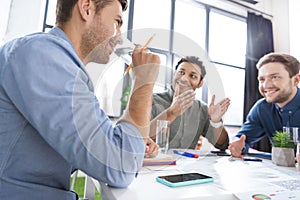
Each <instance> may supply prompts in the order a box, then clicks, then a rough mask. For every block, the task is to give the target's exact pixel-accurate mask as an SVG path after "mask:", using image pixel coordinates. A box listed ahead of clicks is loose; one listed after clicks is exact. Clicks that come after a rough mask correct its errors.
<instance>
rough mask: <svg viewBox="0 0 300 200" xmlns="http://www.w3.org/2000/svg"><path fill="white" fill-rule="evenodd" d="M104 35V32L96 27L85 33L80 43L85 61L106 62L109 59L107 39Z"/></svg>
mask: <svg viewBox="0 0 300 200" xmlns="http://www.w3.org/2000/svg"><path fill="white" fill-rule="evenodd" d="M99 35H100V36H102V35H103V33H101V32H100V31H96V29H93V28H91V29H89V30H87V31H86V32H85V33H84V34H83V35H82V39H81V43H80V51H81V55H82V57H83V58H84V61H85V63H88V62H95V63H100V64H106V63H108V61H109V53H108V50H107V41H108V39H106V40H105V38H104V37H103V36H102V37H97V36H99Z"/></svg>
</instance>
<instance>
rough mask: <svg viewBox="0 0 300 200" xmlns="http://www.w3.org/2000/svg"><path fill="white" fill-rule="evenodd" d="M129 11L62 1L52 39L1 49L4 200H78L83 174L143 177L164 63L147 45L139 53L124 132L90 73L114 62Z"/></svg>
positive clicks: (97, 1) (29, 39)
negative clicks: (77, 178)
mask: <svg viewBox="0 0 300 200" xmlns="http://www.w3.org/2000/svg"><path fill="white" fill-rule="evenodd" d="M126 7H127V0H92V1H90V0H73V1H70V0H69V1H66V0H58V1H57V19H56V25H57V26H56V27H54V28H53V29H52V30H51V31H50V32H49V33H36V34H32V35H28V36H25V37H22V38H19V39H15V40H13V41H11V42H8V43H7V44H5V45H4V46H2V47H0V199H1V200H7V199H9V200H19V199H22V200H26V199H28V200H29V199H30V200H34V199H36V200H37V199H41V200H42V199H43V200H45V199H49V200H58V199H61V200H62V199H65V200H73V199H76V198H77V196H76V194H75V193H73V192H72V191H69V188H70V175H71V173H72V172H73V171H74V170H76V169H80V170H82V171H84V172H85V173H86V174H88V175H90V176H92V177H93V178H95V179H97V180H99V181H102V182H104V183H107V184H109V185H111V186H114V187H126V186H128V185H129V184H130V183H131V181H132V180H133V179H134V177H135V176H136V174H137V172H138V170H139V169H140V168H141V166H142V161H143V158H144V153H145V144H148V141H149V140H148V138H149V137H148V134H149V133H148V130H149V127H148V126H149V123H150V116H149V114H148V113H150V109H151V99H152V98H151V97H152V91H153V87H154V83H155V81H156V77H157V74H158V71H159V70H158V68H159V62H160V61H159V57H158V56H157V55H154V54H152V53H150V52H149V51H148V50H143V49H142V48H141V47H140V46H137V47H136V48H135V50H134V51H133V69H132V73H133V75H134V77H135V79H134V84H133V85H134V87H133V89H132V95H131V96H130V99H129V102H128V107H127V109H126V110H125V114H124V115H123V116H122V117H121V119H120V120H119V122H117V124H116V126H113V124H112V122H111V121H110V120H109V118H108V117H107V116H106V114H105V113H104V111H103V110H101V109H100V108H99V102H98V100H97V98H96V97H95V95H94V88H93V84H92V81H91V78H90V77H89V75H88V74H87V72H86V70H85V64H87V63H88V62H98V63H103V64H105V63H107V62H108V61H109V55H110V54H111V53H112V52H113V50H114V47H115V46H116V44H118V43H119V41H120V40H119V37H118V35H119V34H120V28H121V25H122V11H125V9H126ZM96 47H97V48H96ZM92 51H93V52H92ZM95 59H96V60H95ZM139 66H142V67H139ZM129 111H130V112H129ZM152 144H154V143H152ZM154 145H155V144H154Z"/></svg>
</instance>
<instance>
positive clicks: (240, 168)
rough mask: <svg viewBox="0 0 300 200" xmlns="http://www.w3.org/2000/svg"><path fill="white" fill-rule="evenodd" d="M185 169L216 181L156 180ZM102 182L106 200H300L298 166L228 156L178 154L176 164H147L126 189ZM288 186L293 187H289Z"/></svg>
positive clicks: (102, 192)
mask: <svg viewBox="0 0 300 200" xmlns="http://www.w3.org/2000/svg"><path fill="white" fill-rule="evenodd" d="M182 172H186V173H187V172H200V173H204V174H207V175H210V176H212V177H213V178H214V182H212V183H205V184H199V185H192V186H185V187H178V188H170V187H168V186H165V185H163V184H161V183H158V182H156V180H155V178H156V177H157V176H159V175H168V174H176V173H182ZM281 183H284V184H285V185H282V184H281ZM100 185H101V195H102V197H103V199H105V200H135V199H138V200H140V199H142V200H150V199H151V200H156V199H157V200H168V199H185V200H187V199H189V200H191V199H214V200H218V199H220V200H236V199H252V198H246V197H249V196H251V195H252V194H260V193H263V194H268V195H270V194H271V195H274V194H275V196H276V195H277V197H279V198H278V199H287V198H289V199H294V198H290V197H295V199H300V171H298V170H297V169H296V167H290V168H288V167H279V166H276V165H274V164H273V163H272V162H271V161H270V160H263V162H253V161H252V162H245V161H242V160H235V161H230V160H229V157H218V156H206V157H205V156H200V158H198V159H195V158H187V157H182V156H179V157H178V160H177V165H176V166H160V167H144V168H143V169H142V170H141V172H140V173H139V175H138V177H137V178H136V179H135V180H134V181H133V182H132V184H131V185H130V186H129V187H128V188H125V189H117V188H111V187H109V186H107V185H105V184H103V183H100ZM286 185H288V187H294V188H289V189H288V188H287V187H286ZM293 185H294V186H293ZM297 187H298V188H297ZM295 188H296V189H295ZM272 199H274V196H273V198H272ZM275 199H276V198H275Z"/></svg>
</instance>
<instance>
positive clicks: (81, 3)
mask: <svg viewBox="0 0 300 200" xmlns="http://www.w3.org/2000/svg"><path fill="white" fill-rule="evenodd" d="M77 7H78V10H79V13H80V16H81V18H82V19H83V20H84V21H87V20H88V18H89V16H90V14H91V8H92V1H91V0H78V2H77Z"/></svg>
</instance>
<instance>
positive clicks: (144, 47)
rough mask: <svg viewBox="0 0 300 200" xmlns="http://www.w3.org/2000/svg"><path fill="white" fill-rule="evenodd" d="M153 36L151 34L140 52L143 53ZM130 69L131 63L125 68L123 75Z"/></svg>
mask: <svg viewBox="0 0 300 200" xmlns="http://www.w3.org/2000/svg"><path fill="white" fill-rule="evenodd" d="M154 36H155V34H153V35H152V36H151V37H150V38H149V39H148V41H147V42H146V44H145V45H144V46H143V47H142V51H144V50H145V49H146V48H147V47H148V45H149V44H150V42H151V41H152V40H153V38H154ZM131 68H132V63H131V64H130V65H129V66H128V67H127V68H126V70H125V72H124V74H126V73H127V72H129V70H130V69H131Z"/></svg>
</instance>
